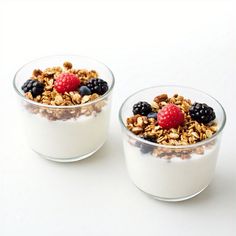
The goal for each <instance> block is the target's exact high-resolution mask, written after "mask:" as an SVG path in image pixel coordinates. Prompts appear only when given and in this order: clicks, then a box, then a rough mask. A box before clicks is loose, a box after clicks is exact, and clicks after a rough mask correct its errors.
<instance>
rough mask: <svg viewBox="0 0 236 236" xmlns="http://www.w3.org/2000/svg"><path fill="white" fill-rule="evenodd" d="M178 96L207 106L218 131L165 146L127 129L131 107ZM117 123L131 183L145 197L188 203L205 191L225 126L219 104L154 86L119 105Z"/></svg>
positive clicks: (200, 94)
mask: <svg viewBox="0 0 236 236" xmlns="http://www.w3.org/2000/svg"><path fill="white" fill-rule="evenodd" d="M163 93H166V94H168V95H169V96H173V95H174V94H179V95H181V96H184V97H185V98H188V99H190V100H191V101H193V102H194V101H197V102H200V103H206V104H208V105H209V106H211V107H213V109H214V111H215V113H216V119H217V124H218V131H217V132H216V133H215V134H214V135H212V137H210V138H208V139H205V140H203V141H201V142H198V143H196V144H191V145H185V146H183V145H182V146H167V145H162V144H156V143H152V142H149V141H147V140H144V139H142V138H140V137H139V136H137V135H135V134H133V133H132V132H131V131H129V130H128V129H127V128H126V119H127V117H130V116H132V107H133V104H135V103H137V102H139V101H147V102H151V101H153V98H154V97H156V96H157V95H160V94H163ZM119 119H120V123H121V128H122V134H123V147H124V153H125V159H126V164H127V168H128V172H129V175H130V178H131V179H132V181H133V183H134V184H135V185H136V186H137V187H138V188H139V189H140V190H142V191H143V192H145V193H147V194H148V195H150V196H152V197H154V198H157V199H159V200H164V201H181V200H185V199H189V198H191V197H193V196H195V195H197V194H198V193H200V192H201V191H202V190H204V189H205V188H206V187H207V186H208V185H209V183H210V182H211V180H212V177H213V175H214V171H215V166H216V161H217V156H218V150H219V145H220V138H221V133H222V130H223V129H224V126H225V122H226V115H225V111H224V109H223V107H222V106H221V104H220V103H219V102H218V101H217V100H216V99H214V98H213V97H211V96H210V95H208V94H206V93H204V92H202V91H199V90H196V89H192V88H187V87H180V86H156V87H151V88H147V89H143V90H140V91H138V92H136V93H134V94H132V95H131V96H130V97H128V98H127V99H126V100H125V101H124V103H123V104H122V106H121V108H120V112H119Z"/></svg>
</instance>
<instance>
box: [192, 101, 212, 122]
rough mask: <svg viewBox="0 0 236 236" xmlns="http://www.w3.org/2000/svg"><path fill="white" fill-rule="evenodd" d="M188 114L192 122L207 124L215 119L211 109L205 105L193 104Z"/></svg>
mask: <svg viewBox="0 0 236 236" xmlns="http://www.w3.org/2000/svg"><path fill="white" fill-rule="evenodd" d="M189 114H190V116H191V117H192V119H193V120H196V121H198V122H200V123H203V124H207V123H209V122H210V121H212V120H214V119H215V118H216V115H215V112H214V110H213V108H211V107H209V106H208V105H207V104H205V103H197V102H195V103H194V104H193V105H192V106H191V108H190V109H189Z"/></svg>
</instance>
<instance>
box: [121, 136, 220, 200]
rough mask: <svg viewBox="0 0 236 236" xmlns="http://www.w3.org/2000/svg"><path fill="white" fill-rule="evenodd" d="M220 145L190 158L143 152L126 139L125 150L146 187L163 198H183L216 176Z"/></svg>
mask: <svg viewBox="0 0 236 236" xmlns="http://www.w3.org/2000/svg"><path fill="white" fill-rule="evenodd" d="M218 149H219V145H218V143H216V144H215V145H214V146H212V147H211V148H210V149H209V150H208V149H206V150H205V152H204V154H192V156H191V158H190V159H181V158H179V157H174V158H171V159H170V160H167V159H163V158H159V157H155V156H153V155H152V154H151V153H147V154H143V153H141V152H140V149H139V148H138V147H135V146H133V145H131V144H130V143H129V142H127V140H124V152H125V157H126V163H127V168H128V172H129V175H130V177H131V179H132V181H133V183H134V184H135V185H136V186H137V187H138V188H139V189H141V190H142V191H144V192H146V193H148V194H150V195H152V196H154V197H156V198H159V199H161V200H172V201H177V200H183V199H187V198H190V197H192V196H194V195H196V194H198V193H199V192H201V191H202V190H203V189H205V188H206V187H207V186H208V185H209V183H210V182H211V180H212V177H213V174H214V170H215V166H216V161H217V155H218Z"/></svg>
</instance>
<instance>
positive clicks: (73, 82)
mask: <svg viewBox="0 0 236 236" xmlns="http://www.w3.org/2000/svg"><path fill="white" fill-rule="evenodd" d="M21 89H22V91H23V92H24V96H25V97H26V98H27V99H29V100H32V101H34V102H37V103H41V104H45V105H52V106H74V105H80V104H85V103H88V102H90V101H94V100H96V99H98V98H99V97H101V96H102V95H104V94H105V93H106V92H107V91H108V89H109V86H108V83H107V82H106V81H104V80H103V79H100V78H99V75H98V73H97V71H95V70H87V69H77V68H73V65H72V63H71V62H68V61H66V62H64V63H63V66H56V67H50V68H46V69H45V70H40V69H35V70H34V71H33V72H32V76H31V78H30V79H28V80H27V81H26V82H25V83H24V84H23V85H22V87H21ZM104 105H105V102H104V101H101V102H99V103H96V104H94V106H87V107H86V108H84V109H82V108H81V109H72V110H71V111H70V110H69V109H67V110H64V111H63V110H61V111H60V110H55V111H53V112H52V110H47V109H46V108H44V107H35V106H30V104H28V110H31V111H32V112H33V113H40V114H42V115H43V116H45V117H47V118H48V119H50V120H57V119H62V120H63V119H69V118H72V117H74V118H76V117H79V116H80V115H82V114H85V115H90V114H91V113H92V112H93V111H95V112H100V111H101V108H102V107H103V106H104Z"/></svg>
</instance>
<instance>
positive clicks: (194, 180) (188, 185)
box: [123, 94, 219, 201]
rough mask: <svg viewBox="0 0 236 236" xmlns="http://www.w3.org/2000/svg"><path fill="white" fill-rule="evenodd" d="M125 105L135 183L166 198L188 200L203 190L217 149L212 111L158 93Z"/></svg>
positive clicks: (128, 155) (126, 144) (126, 147)
mask: <svg viewBox="0 0 236 236" xmlns="http://www.w3.org/2000/svg"><path fill="white" fill-rule="evenodd" d="M137 96H138V95H137V94H136V97H137ZM130 99H131V98H130ZM127 103H128V101H127ZM127 106H128V105H127ZM129 108H130V109H131V111H130V112H127V114H130V115H129V116H128V117H126V118H125V117H124V118H123V120H124V125H125V126H126V130H128V132H127V131H125V132H126V134H127V135H126V137H125V139H124V151H125V157H126V163H127V167H128V171H129V174H130V177H131V179H132V181H133V182H134V184H135V185H136V186H137V187H138V188H139V189H141V190H142V191H144V192H145V193H148V194H149V195H151V196H154V197H156V198H158V199H161V200H167V201H177V200H183V199H187V198H190V197H192V196H194V195H196V194H198V193H199V192H201V191H202V190H203V189H204V188H206V187H207V186H208V184H209V183H210V181H211V179H212V177H213V174H214V170H215V166H216V161H217V155H218V149H219V145H218V142H217V140H216V139H215V138H214V137H215V136H216V133H217V132H218V120H217V117H216V113H215V111H214V109H213V108H212V107H211V106H209V105H207V104H206V103H200V102H198V101H195V100H194V101H193V100H190V99H189V98H186V97H184V96H182V95H181V94H172V95H171V94H158V95H157V96H154V97H153V100H151V101H147V100H141V101H137V102H135V103H134V104H133V105H132V108H131V106H129ZM123 109H124V108H123ZM127 109H128V108H127ZM131 113H132V114H131Z"/></svg>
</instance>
